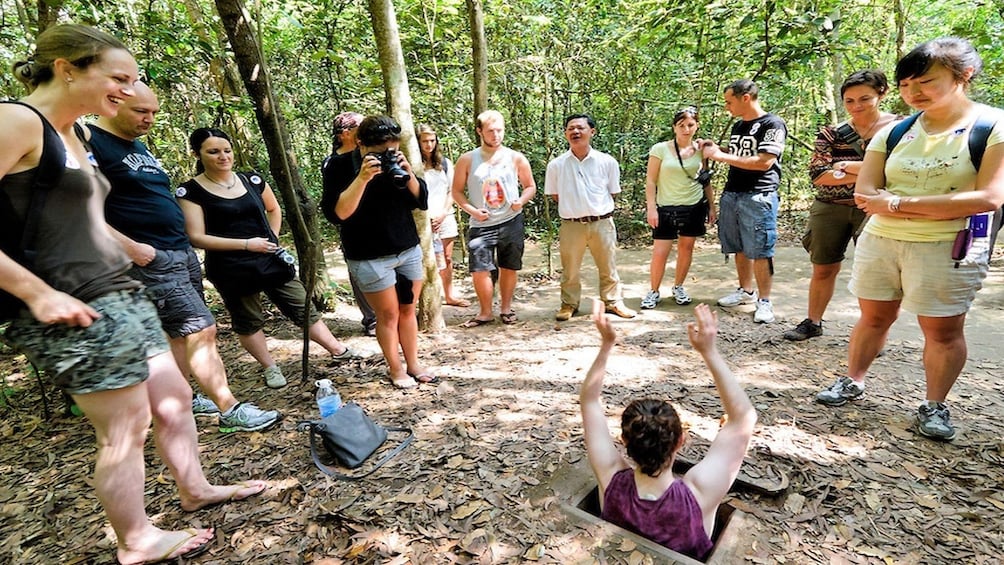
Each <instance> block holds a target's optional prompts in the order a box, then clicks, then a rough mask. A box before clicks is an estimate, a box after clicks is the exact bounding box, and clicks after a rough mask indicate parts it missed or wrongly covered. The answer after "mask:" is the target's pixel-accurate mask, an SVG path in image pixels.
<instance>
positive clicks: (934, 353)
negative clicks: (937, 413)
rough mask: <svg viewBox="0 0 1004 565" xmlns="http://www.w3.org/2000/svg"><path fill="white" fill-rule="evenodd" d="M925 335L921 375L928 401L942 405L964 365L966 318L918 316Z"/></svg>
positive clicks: (959, 316) (963, 316) (962, 315)
mask: <svg viewBox="0 0 1004 565" xmlns="http://www.w3.org/2000/svg"><path fill="white" fill-rule="evenodd" d="M917 322H918V323H919V324H920V329H921V330H922V331H923V332H924V374H925V376H926V379H927V398H926V399H925V400H936V401H938V402H944V401H945V398H946V397H947V396H948V392H949V391H950V390H952V385H954V384H955V381H956V379H958V378H959V374H960V373H961V372H962V368H963V367H964V366H965V365H966V355H967V353H968V350H967V347H966V333H965V324H966V315H965V314H959V315H958V316H952V317H950V318H932V317H928V316H917Z"/></svg>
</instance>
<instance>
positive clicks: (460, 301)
mask: <svg viewBox="0 0 1004 565" xmlns="http://www.w3.org/2000/svg"><path fill="white" fill-rule="evenodd" d="M446 305H447V306H457V307H460V308H467V307H468V306H470V305H471V303H470V301H468V300H465V299H463V298H458V299H456V300H447V301H446Z"/></svg>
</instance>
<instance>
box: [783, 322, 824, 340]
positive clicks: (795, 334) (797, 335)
mask: <svg viewBox="0 0 1004 565" xmlns="http://www.w3.org/2000/svg"><path fill="white" fill-rule="evenodd" d="M821 335H823V322H819V324H814V323H813V322H812V320H810V319H808V318H806V319H804V320H802V321H801V322H799V324H798V325H797V326H795V329H792V330H788V331H786V332H784V339H787V340H788V341H805V340H807V339H809V338H810V337H819V336H821Z"/></svg>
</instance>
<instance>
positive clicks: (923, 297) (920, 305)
mask: <svg viewBox="0 0 1004 565" xmlns="http://www.w3.org/2000/svg"><path fill="white" fill-rule="evenodd" d="M986 276H987V258H986V253H983V254H981V257H977V258H975V259H974V258H970V257H967V258H966V259H963V260H962V261H959V262H958V267H956V262H955V261H954V260H952V242H951V241H937V242H931V243H915V242H910V241H899V240H895V239H889V238H885V237H878V236H875V235H871V234H868V233H864V234H861V237H860V238H858V245H857V247H856V248H855V250H854V268H853V270H852V272H851V282H850V284H849V285H848V288H850V291H851V293H853V294H854V295H855V296H857V297H858V298H862V299H865V300H880V301H892V300H901V301H902V303H901V307H902V308H903V309H904V310H906V311H907V312H911V313H913V314H916V315H918V316H927V317H931V318H948V317H951V316H958V315H960V314H965V313H966V312H968V311H969V307H970V306H971V305H972V303H973V299H974V298H976V291H978V290H979V289H980V288H982V287H983V279H984V278H986Z"/></svg>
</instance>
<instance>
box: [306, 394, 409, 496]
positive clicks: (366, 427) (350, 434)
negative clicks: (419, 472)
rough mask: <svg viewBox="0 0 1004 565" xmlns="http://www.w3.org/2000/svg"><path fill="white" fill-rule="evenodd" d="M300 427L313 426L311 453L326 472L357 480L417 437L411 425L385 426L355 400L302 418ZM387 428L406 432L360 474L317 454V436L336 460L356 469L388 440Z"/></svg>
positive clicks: (337, 476) (392, 430)
mask: <svg viewBox="0 0 1004 565" xmlns="http://www.w3.org/2000/svg"><path fill="white" fill-rule="evenodd" d="M299 427H300V428H301V429H304V428H309V429H310V455H311V458H313V460H314V465H316V466H317V468H318V469H319V470H320V471H321V472H322V473H324V474H326V475H329V476H332V477H335V478H339V479H346V480H357V479H361V478H363V477H366V476H368V475H369V474H371V473H373V472H374V471H376V470H377V469H379V468H380V467H382V466H383V465H384V464H385V463H387V462H388V461H390V459H391V458H392V457H394V456H395V455H397V454H398V453H400V452H401V451H402V450H403V449H404V448H405V447H408V444H410V443H411V441H412V439H414V434H412V432H411V429H410V428H401V427H387V428H385V427H383V426H381V425H380V424H377V423H376V422H374V421H373V420H371V419H370V418H369V416H367V415H366V412H364V411H363V409H362V407H361V406H359V405H358V404H356V403H355V402H347V403H345V404H344V405H343V406H342V407H341V408H339V409H338V411H337V412H335V413H334V414H331V415H330V416H328V417H326V418H324V419H323V420H320V421H303V422H300V426H299ZM387 432H404V433H406V434H407V435H406V437H405V438H404V439H402V440H401V443H400V444H399V445H398V446H397V447H395V448H394V449H393V450H391V451H390V452H389V453H387V454H386V455H384V456H383V458H382V459H380V461H379V462H377V463H376V465H375V466H374V467H373V468H372V469H370V470H368V471H366V472H365V473H363V474H361V475H345V474H342V473H339V472H337V471H334V470H333V469H332V468H331V467H330V466H328V465H325V464H324V463H322V462H321V459H320V457H319V456H318V446H317V444H318V437H319V438H320V443H321V445H322V446H323V448H324V451H326V452H327V453H328V454H329V455H330V456H331V457H333V458H334V459H335V461H336V462H337V463H338V464H339V465H341V466H343V467H347V468H349V469H357V468H359V467H361V466H362V464H363V463H364V462H365V461H366V459H367V458H369V456H370V455H373V453H374V452H376V450H377V449H380V446H382V445H383V444H384V442H386V441H387Z"/></svg>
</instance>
